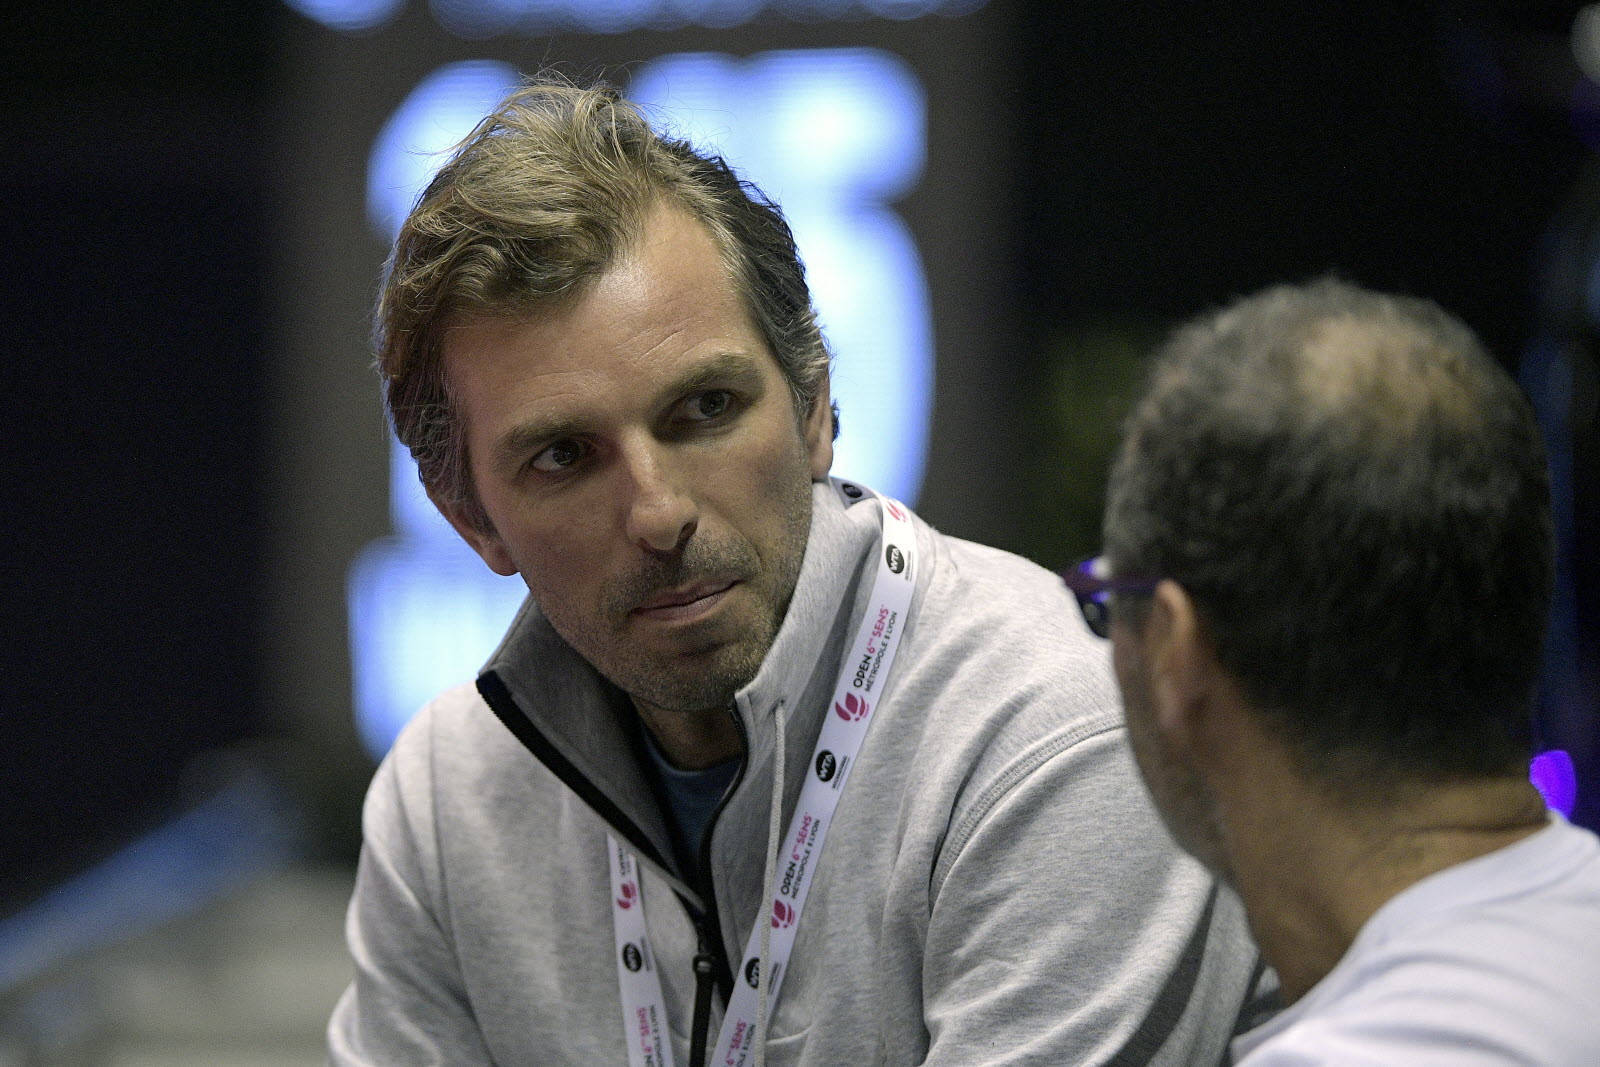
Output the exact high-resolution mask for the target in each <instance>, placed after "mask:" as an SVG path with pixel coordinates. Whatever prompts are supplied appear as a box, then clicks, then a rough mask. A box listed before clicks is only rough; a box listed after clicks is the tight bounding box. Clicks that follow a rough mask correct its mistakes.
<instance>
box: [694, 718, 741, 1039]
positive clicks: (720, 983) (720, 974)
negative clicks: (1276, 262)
mask: <svg viewBox="0 0 1600 1067" xmlns="http://www.w3.org/2000/svg"><path fill="white" fill-rule="evenodd" d="M729 714H730V715H731V716H732V717H733V725H734V728H735V729H736V730H738V731H739V744H740V747H741V748H743V749H744V759H742V760H740V761H739V772H738V773H737V774H735V775H734V776H733V781H731V782H729V783H728V788H727V789H726V790H724V791H723V794H722V799H721V800H719V801H718V802H717V807H716V810H714V811H712V813H711V818H710V819H709V820H707V822H706V828H705V832H704V833H702V834H701V835H700V855H699V856H698V857H697V862H696V864H695V866H696V868H697V869H696V871H695V876H696V880H697V881H698V882H699V885H697V886H696V888H697V889H699V890H700V892H701V893H702V894H704V896H705V901H706V910H705V913H704V914H703V915H700V916H699V917H698V918H696V920H695V932H696V933H697V934H698V935H699V942H700V944H699V951H698V952H697V953H696V954H695V957H694V974H695V983H694V1030H693V1032H692V1033H691V1035H690V1051H689V1067H705V1043H706V1037H707V1036H708V1035H707V1034H706V1030H707V1029H708V1028H709V1026H710V1021H711V985H712V982H713V981H715V983H716V985H717V988H718V989H719V990H720V991H721V993H722V1001H723V1003H724V1004H726V1003H727V1002H728V1000H729V998H730V997H732V996H733V969H732V964H730V963H729V962H728V950H727V946H726V945H724V944H723V941H722V922H721V920H720V919H719V918H718V917H717V884H716V882H715V881H714V880H713V879H712V877H711V835H712V834H713V833H715V832H716V828H717V822H718V820H720V819H721V818H722V811H723V809H724V808H726V807H727V806H728V800H729V798H731V797H732V796H733V794H734V793H735V792H736V791H737V790H738V788H739V783H741V782H743V781H744V773H745V770H746V769H747V768H749V766H750V734H749V732H748V731H747V730H745V728H744V721H743V720H742V719H740V718H739V712H738V709H737V708H732V709H729ZM691 914H693V911H692V910H691ZM697 1049H698V1050H699V1054H698V1055H696V1051H695V1050H697Z"/></svg>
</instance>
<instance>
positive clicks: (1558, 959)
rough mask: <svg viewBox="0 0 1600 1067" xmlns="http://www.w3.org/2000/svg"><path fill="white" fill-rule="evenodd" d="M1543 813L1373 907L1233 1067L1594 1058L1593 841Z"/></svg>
mask: <svg viewBox="0 0 1600 1067" xmlns="http://www.w3.org/2000/svg"><path fill="white" fill-rule="evenodd" d="M1550 821H1551V825H1550V826H1548V827H1547V828H1545V829H1543V830H1541V831H1539V832H1538V833H1536V834H1534V835H1532V836H1531V837H1526V838H1523V839H1522V840H1521V841H1518V842H1517V843H1516V844H1514V845H1510V846H1507V847H1506V848H1503V849H1500V850H1498V851H1496V852H1491V853H1489V854H1488V855H1486V856H1479V857H1478V858H1477V859H1474V860H1469V861H1468V862H1466V863H1462V864H1458V865H1456V866H1454V867H1450V868H1448V869H1446V870H1443V871H1440V872H1439V873H1437V874H1434V875H1431V876H1430V877H1428V878H1425V879H1423V880H1422V881H1420V882H1418V883H1417V884H1416V885H1413V886H1411V887H1410V888H1408V889H1406V890H1405V891H1404V892H1402V893H1400V894H1399V895H1398V896H1396V897H1394V898H1393V899H1392V900H1390V901H1389V902H1388V903H1386V904H1384V906H1383V907H1382V908H1379V909H1378V911H1377V912H1376V913H1375V914H1374V915H1373V916H1372V918H1371V919H1369V920H1367V923H1366V925H1364V926H1363V927H1362V928H1361V932H1360V933H1359V934H1357V935H1356V939H1355V942H1354V943H1353V944H1352V945H1351V946H1350V949H1349V951H1347V952H1346V953H1345V954H1344V957H1343V958H1342V959H1340V960H1339V963H1338V965H1337V966H1335V967H1334V969H1333V970H1332V971H1330V972H1328V974H1327V976H1326V977H1324V978H1323V979H1322V981H1320V982H1318V983H1317V984H1316V985H1315V986H1313V987H1312V988H1311V990H1310V991H1309V992H1308V993H1306V995H1305V996H1304V997H1302V998H1301V999H1300V1000H1299V1001H1297V1002H1296V1003H1295V1004H1294V1005H1292V1006H1291V1007H1290V1008H1289V1009H1288V1010H1286V1011H1284V1012H1282V1013H1280V1014H1279V1015H1277V1016H1275V1017H1274V1018H1273V1019H1272V1020H1271V1021H1270V1022H1268V1023H1266V1024H1265V1025H1263V1026H1260V1027H1257V1028H1256V1029H1254V1030H1251V1031H1250V1032H1249V1033H1247V1034H1244V1035H1243V1036H1241V1037H1239V1038H1237V1039H1236V1040H1235V1041H1234V1042H1233V1056H1234V1062H1235V1063H1236V1064H1237V1065H1238V1067H1307V1065H1311V1064H1339V1065H1341V1067H1345V1065H1360V1064H1404V1065H1406V1067H1412V1065H1423V1067H1425V1065H1429V1064H1438V1065H1445V1064H1448V1065H1450V1067H1478V1065H1489V1064H1495V1065H1502V1064H1528V1065H1530V1067H1532V1065H1537V1067H1563V1065H1570V1067H1596V1065H1600V839H1597V838H1596V837H1595V835H1594V834H1592V833H1590V832H1589V831H1587V830H1584V829H1581V828H1578V827H1575V826H1571V825H1569V824H1568V823H1567V821H1566V820H1565V819H1563V818H1561V816H1560V815H1559V814H1556V813H1554V812H1552V813H1551V820H1550Z"/></svg>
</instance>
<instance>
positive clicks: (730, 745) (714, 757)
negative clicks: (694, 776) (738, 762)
mask: <svg viewBox="0 0 1600 1067" xmlns="http://www.w3.org/2000/svg"><path fill="white" fill-rule="evenodd" d="M633 706H634V707H635V708H637V709H638V711H639V719H640V721H642V722H643V723H644V727H645V729H646V730H649V731H650V736H651V737H653V738H655V741H656V745H657V746H658V747H659V748H660V749H661V753H662V755H664V756H666V757H667V760H668V761H669V762H670V763H671V764H672V765H673V766H674V767H677V768H678V769H679V770H685V771H698V770H704V769H705V768H707V767H713V766H716V765H717V764H719V763H725V762H727V761H728V760H730V759H733V758H734V757H736V756H738V755H739V754H740V753H742V752H743V751H744V741H743V739H742V737H741V736H740V733H739V726H738V724H737V723H736V722H734V719H733V712H732V710H731V709H729V708H709V709H706V710H703V711H669V710H667V709H665V708H659V707H656V706H655V705H654V704H650V703H647V702H646V701H643V700H639V699H637V698H634V701H633Z"/></svg>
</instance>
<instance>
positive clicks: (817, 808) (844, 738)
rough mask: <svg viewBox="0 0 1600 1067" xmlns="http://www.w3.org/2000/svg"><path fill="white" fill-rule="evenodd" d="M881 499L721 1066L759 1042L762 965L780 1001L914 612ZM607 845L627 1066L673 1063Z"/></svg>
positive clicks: (909, 560) (900, 552) (732, 1065)
mask: <svg viewBox="0 0 1600 1067" xmlns="http://www.w3.org/2000/svg"><path fill="white" fill-rule="evenodd" d="M878 499H879V501H880V503H881V505H882V507H881V512H882V520H883V540H882V551H881V552H880V554H879V557H878V570H877V575H876V577H875V578H874V579H873V583H872V595H871V598H870V599H869V600H868V602H867V612H866V614H865V615H864V616H863V617H862V620H861V625H860V626H859V627H858V628H857V630H856V635H855V640H854V641H853V642H852V643H851V645H850V651H849V653H848V654H847V655H846V657H845V660H844V663H843V666H842V667H841V669H840V671H839V680H838V682H837V683H836V684H835V685H834V692H833V714H831V715H828V716H827V717H826V719H825V720H824V721H823V726H822V733H821V735H820V736H819V737H818V738H817V747H816V750H815V751H814V752H813V753H812V756H811V771H810V773H808V774H807V775H806V783H805V785H804V786H802V787H801V790H800V799H799V802H798V803H797V804H796V805H795V810H794V815H793V816H791V817H790V819H789V828H788V831H787V832H786V833H785V834H784V846H783V850H782V851H781V852H780V853H779V854H778V860H777V862H778V864H779V867H780V869H779V871H778V872H776V878H775V890H776V893H775V896H774V898H773V899H772V901H771V902H770V906H769V907H768V908H766V909H764V914H760V915H757V916H756V922H755V924H754V926H753V927H752V929H751V931H750V939H749V942H748V944H747V945H746V946H745V953H744V961H743V963H742V965H741V966H740V968H739V972H738V975H737V976H736V981H735V985H734V991H733V995H732V997H731V998H730V999H729V1002H728V1010H727V1013H726V1014H725V1015H724V1016H723V1020H722V1031H721V1033H720V1034H719V1035H718V1037H717V1045H716V1052H715V1054H714V1057H713V1058H712V1060H711V1063H712V1064H714V1065H716V1067H741V1065H743V1064H745V1063H746V1062H747V1061H748V1059H749V1056H750V1053H751V1052H752V1051H753V1046H754V1038H755V1030H756V1027H755V1021H756V1015H757V1013H758V1012H759V1010H760V1008H759V1003H760V998H759V997H758V995H757V992H756V982H757V980H758V977H759V974H760V968H761V967H762V966H766V968H767V969H768V972H769V980H768V982H767V1012H768V1016H769V1018H770V1015H771V1012H772V1010H773V1008H774V1007H775V1006H776V1005H777V1003H778V989H779V986H780V984H781V983H782V981H783V974H784V971H785V969H786V965H787V964H788V962H789V956H790V954H791V953H792V952H793V950H794V939H795V935H796V933H797V932H798V928H799V925H800V913H801V912H802V911H804V910H805V902H806V894H807V893H808V891H809V890H810V887H811V881H812V878H813V877H814V876H815V874H816V869H817V863H818V858H819V857H820V855H821V852H822V842H823V839H824V838H825V837H826V836H827V832H828V826H829V824H830V823H831V821H832V818H833V812H834V809H835V808H837V807H838V805H839V797H840V796H841V794H842V793H843V792H844V785H845V781H846V779H847V778H848V777H849V774H850V766H851V764H852V763H854V762H855V757H856V752H857V750H858V749H860V747H861V742H862V740H863V739H864V738H865V737H866V734H867V726H868V725H869V724H870V723H871V721H872V710H873V707H874V706H875V705H876V704H877V703H878V700H879V694H880V693H882V691H883V689H884V686H885V685H887V684H888V680H889V669H890V667H891V666H893V664H894V657H895V653H896V652H897V651H898V650H899V647H900V637H901V634H902V633H903V632H904V630H905V624H906V619H907V617H908V615H909V614H910V608H911V594H912V591H913V590H914V589H915V588H916V532H915V530H914V529H913V528H912V526H911V520H910V518H909V517H908V516H907V514H906V511H905V509H904V508H903V507H902V506H901V505H900V504H899V503H897V502H896V501H894V500H891V499H889V498H888V497H886V496H883V495H881V494H878ZM607 840H608V844H609V847H610V853H611V889H612V893H611V896H612V901H611V917H612V923H613V926H614V928H615V932H616V943H617V985H618V988H619V989H620V991H621V993H622V1013H623V1029H624V1032H625V1034H626V1037H627V1043H628V1063H629V1065H630V1067H657V1065H660V1067H672V1048H671V1044H670V1039H669V1036H668V1033H667V1028H666V1018H667V1012H666V998H665V997H664V996H663V995H662V992H661V977H660V974H659V973H658V972H657V971H656V961H655V957H654V955H653V954H652V953H651V951H650V946H649V938H648V933H647V929H646V924H645V919H644V899H643V895H642V894H641V892H640V887H639V877H638V862H637V860H635V858H634V856H633V854H632V853H631V852H629V851H628V849H627V848H626V847H624V846H623V845H622V844H621V843H620V842H618V841H617V839H616V838H615V837H614V836H611V835H607ZM763 921H766V922H770V923H771V925H772V932H771V934H770V935H769V938H768V942H769V943H768V951H769V956H770V959H769V960H768V961H767V963H766V964H765V965H763V964H762V962H761V959H760V952H761V924H762V922H763Z"/></svg>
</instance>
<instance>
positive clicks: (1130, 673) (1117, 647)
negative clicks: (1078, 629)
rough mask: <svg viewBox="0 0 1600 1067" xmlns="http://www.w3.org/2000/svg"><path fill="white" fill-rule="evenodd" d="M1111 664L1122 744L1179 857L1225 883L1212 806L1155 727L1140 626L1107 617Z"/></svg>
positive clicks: (1155, 695) (1155, 697) (1157, 719)
mask: <svg viewBox="0 0 1600 1067" xmlns="http://www.w3.org/2000/svg"><path fill="white" fill-rule="evenodd" d="M1111 619H1112V621H1111V662H1112V665H1113V667H1114V668H1115V670H1116V674H1117V687H1118V688H1119V689H1120V690H1121V691H1122V707H1123V714H1124V716H1125V718H1126V720H1127V724H1128V744H1129V746H1130V747H1131V748H1132V749H1133V758H1134V762H1135V763H1136V764H1138V767H1139V774H1140V776H1141V777H1143V778H1144V782H1145V786H1146V788H1148V789H1149V791H1150V798H1151V800H1153V801H1154V802H1155V807H1156V811H1157V812H1159V813H1160V815H1161V821H1162V822H1163V823H1165V824H1166V827H1167V832H1168V833H1169V834H1171V835H1172V838H1173V840H1174V841H1176V842H1177V843H1178V845H1179V847H1181V848H1182V849H1183V850H1184V851H1185V852H1188V853H1189V854H1190V855H1191V856H1193V857H1195V858H1196V859H1198V860H1199V861H1200V862H1201V863H1204V864H1205V865H1206V866H1207V867H1209V868H1211V869H1212V870H1213V871H1215V872H1217V873H1218V874H1220V875H1222V876H1223V878H1224V879H1226V878H1227V876H1228V872H1227V871H1226V870H1225V869H1224V866H1225V864H1224V858H1223V853H1222V849H1221V847H1220V841H1219V836H1218V833H1217V830H1216V817H1215V807H1216V806H1215V803H1214V802H1213V801H1212V799H1211V796H1210V793H1209V791H1208V790H1207V789H1206V786H1205V783H1204V781H1203V780H1202V779H1201V777H1200V775H1199V774H1197V773H1196V772H1195V770H1194V768H1193V767H1191V766H1190V765H1189V763H1188V762H1187V761H1186V760H1185V758H1184V753H1183V751H1182V749H1181V748H1180V747H1179V746H1177V745H1175V744H1173V743H1172V741H1171V740H1170V739H1169V738H1168V736H1167V733H1166V731H1165V730H1163V729H1162V726H1161V716H1160V709H1159V708H1158V706H1157V705H1158V702H1159V701H1161V700H1162V699H1165V695H1164V693H1163V691H1162V689H1163V687H1161V686H1160V685H1158V684H1156V681H1155V679H1154V678H1153V667H1152V664H1151V662H1150V655H1149V651H1148V649H1147V648H1146V647H1145V635H1144V633H1143V629H1144V628H1143V627H1139V626H1136V625H1134V624H1133V623H1132V622H1130V621H1127V620H1125V619H1123V618H1120V617H1119V616H1118V615H1117V613H1116V612H1115V611H1114V610H1113V612H1112V616H1111Z"/></svg>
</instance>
